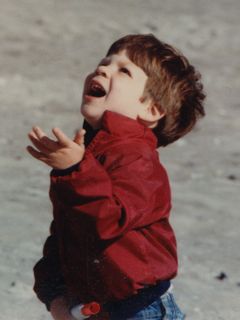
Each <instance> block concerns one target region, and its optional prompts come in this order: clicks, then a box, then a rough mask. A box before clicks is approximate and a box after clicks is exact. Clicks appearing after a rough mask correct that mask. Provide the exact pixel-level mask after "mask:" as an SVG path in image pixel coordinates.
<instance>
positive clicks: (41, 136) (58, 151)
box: [27, 127, 86, 169]
mask: <svg viewBox="0 0 240 320" xmlns="http://www.w3.org/2000/svg"><path fill="white" fill-rule="evenodd" d="M52 132H53V134H54V135H55V137H56V138H57V140H56V141H55V140H52V139H50V138H48V137H47V135H46V134H45V133H44V132H43V131H42V129H41V128H39V127H33V129H32V131H31V132H30V133H29V134H28V137H29V139H30V140H31V142H32V143H33V145H34V146H35V148H36V149H35V148H33V147H32V146H27V151H28V152H29V153H30V154H31V155H32V156H33V157H34V158H36V159H37V160H40V161H42V162H44V163H46V164H47V165H49V166H50V167H52V168H54V169H66V168H68V167H71V166H72V165H74V164H76V163H78V162H80V161H81V160H82V158H83V156H84V153H85V146H84V135H85V133H86V131H85V130H84V129H81V130H79V131H78V132H77V133H76V135H75V138H74V139H73V140H71V139H70V138H68V137H67V136H66V135H65V134H64V133H63V132H62V131H61V130H60V129H59V128H54V129H52Z"/></svg>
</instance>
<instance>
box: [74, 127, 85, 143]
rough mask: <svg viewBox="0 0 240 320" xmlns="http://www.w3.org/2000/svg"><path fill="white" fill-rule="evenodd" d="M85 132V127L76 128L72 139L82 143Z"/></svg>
mask: <svg viewBox="0 0 240 320" xmlns="http://www.w3.org/2000/svg"><path fill="white" fill-rule="evenodd" d="M85 133H86V130H85V129H81V130H78V131H77V133H76V135H75V138H74V140H73V141H74V142H75V143H77V144H79V145H81V144H84V135H85Z"/></svg>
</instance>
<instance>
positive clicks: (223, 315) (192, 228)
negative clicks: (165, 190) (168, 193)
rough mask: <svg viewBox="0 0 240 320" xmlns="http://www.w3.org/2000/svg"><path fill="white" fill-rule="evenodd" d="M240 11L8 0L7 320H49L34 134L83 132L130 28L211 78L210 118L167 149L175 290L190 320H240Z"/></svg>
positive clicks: (217, 1) (1, 25) (3, 91)
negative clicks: (98, 74)
mask: <svg viewBox="0 0 240 320" xmlns="http://www.w3.org/2000/svg"><path fill="white" fill-rule="evenodd" d="M239 16H240V2H239V1H238V0H213V1H206V0H201V1H197V0H196V1H194V0H182V1H177V0H168V1H157V0H149V1H144V0H136V1H133V0H122V1H116V0H112V1H110V0H101V1H97V0H95V1H94V0H88V1H87V0H85V1H84V0H68V1H67V0H65V1H64V0H57V1H54V0H49V1H47V0H41V1H36V0H11V1H9V0H0V43H1V46H0V112H1V114H0V116H1V126H0V150H1V157H0V176H1V184H0V256H1V263H0V286H1V290H0V310H1V312H0V319H4V320H20V319H24V320H30V319H31V320H48V319H50V315H49V313H48V312H47V311H46V309H45V307H44V305H42V304H41V303H40V302H39V301H38V300H37V299H36V297H35V295H34V293H33V291H32V285H33V275H32V267H33V265H34V264H35V263H36V261H37V260H38V259H39V258H40V257H41V251H42V244H43V242H44V241H45V238H46V237H47V235H48V228H49V223H50V221H51V205H50V202H49V199H48V187H49V177H48V175H49V168H48V167H47V166H45V165H43V164H42V163H40V162H37V161H35V160H33V159H32V158H30V156H29V155H28V154H27V153H26V151H25V146H26V145H27V144H28V139H27V133H28V132H29V130H30V129H31V127H32V126H33V125H35V124H38V125H39V126H41V127H42V128H43V129H44V130H45V131H46V132H48V133H50V130H51V128H52V127H54V126H58V127H60V128H61V129H63V130H64V131H65V133H66V134H68V135H69V136H73V134H74V131H75V129H77V128H80V127H81V125H82V118H81V116H80V114H79V105H80V100H81V90H82V83H83V79H84V77H85V75H86V74H87V72H88V71H91V70H92V69H93V68H94V67H95V66H96V64H97V63H98V61H99V59H100V58H102V57H103V56H104V54H105V53H106V50H107V49H108V47H109V46H110V44H111V43H112V42H113V41H114V40H116V39H117V38H119V37H120V36H123V35H125V34H128V33H154V34H155V35H156V36H157V37H159V38H160V39H162V40H163V41H165V42H168V43H170V44H173V45H175V46H176V47H178V48H179V49H180V50H182V51H183V52H184V54H185V55H186V56H187V57H188V58H189V60H190V61H191V62H192V63H193V64H194V65H195V66H196V67H197V69H199V70H200V71H201V73H202V76H203V82H204V85H205V91H206V93H207V96H208V97H207V100H206V112H207V116H206V117H205V118H204V119H203V120H201V121H200V122H199V124H198V125H197V127H196V128H195V129H194V131H193V132H192V133H190V134H188V135H187V136H186V137H184V138H183V139H181V140H179V141H178V142H176V143H174V144H173V145H171V146H169V147H167V148H164V149H161V150H160V154H161V159H162V162H163V163H164V165H165V167H166V168H167V170H168V172H169V176H170V179H171V185H172V190H173V209H172V215H171V222H172V225H173V226H174V228H175V231H176V236H177V239H178V250H179V274H178V277H177V278H176V279H175V280H174V281H173V284H174V288H175V289H174V290H175V295H176V299H177V302H178V304H179V305H180V307H181V308H182V310H183V311H184V312H185V313H186V315H187V318H186V319H189V320H203V319H208V320H217V319H219V320H220V319H228V320H238V319H240V250H239V244H240V233H239V226H240V224H239V212H240V210H239V209H240V200H239V199H240V197H239V187H240V167H239V162H240V148H239V145H240V144H239V141H240V104H239V98H240V94H239V89H240V59H239V56H240V37H239V33H240V28H239V26H240V24H239ZM222 272H223V273H224V274H225V277H224V276H223V277H222V278H224V279H222V280H220V279H218V278H217V277H218V276H219V275H220V274H221V273H222Z"/></svg>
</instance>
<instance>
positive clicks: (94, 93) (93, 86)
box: [87, 81, 106, 98]
mask: <svg viewBox="0 0 240 320" xmlns="http://www.w3.org/2000/svg"><path fill="white" fill-rule="evenodd" d="M87 95H88V96H90V97H96V98H102V97H104V96H105V95H106V91H105V89H104V88H103V86H102V85H101V84H100V83H98V82H96V81H92V82H91V83H90V86H89V89H88V91H87Z"/></svg>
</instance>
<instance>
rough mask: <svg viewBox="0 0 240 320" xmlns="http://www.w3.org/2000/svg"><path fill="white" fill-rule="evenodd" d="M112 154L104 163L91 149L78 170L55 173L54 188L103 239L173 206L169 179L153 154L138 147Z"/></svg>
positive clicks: (146, 221)
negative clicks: (92, 223)
mask: <svg viewBox="0 0 240 320" xmlns="http://www.w3.org/2000/svg"><path fill="white" fill-rule="evenodd" d="M111 154H113V153H110V152H109V153H108V154H107V155H105V161H104V165H102V164H101V163H99V161H98V160H97V159H96V158H95V157H94V156H93V155H92V153H91V152H88V153H87V155H86V156H85V158H84V159H83V160H82V162H81V163H80V165H79V168H78V170H77V171H74V172H72V173H71V174H69V175H67V176H54V175H52V176H51V188H53V190H54V191H55V193H56V194H58V198H59V199H61V201H62V202H63V204H64V206H67V207H68V211H69V212H72V213H76V215H77V214H84V215H86V216H88V217H89V218H90V219H91V220H93V221H94V223H95V225H96V230H97V233H98V235H99V237H100V238H101V239H111V238H114V237H117V236H120V235H122V234H123V233H125V232H127V231H128V230H130V229H134V228H139V227H142V226H146V225H148V224H151V223H153V222H155V221H158V220H159V219H161V218H164V217H166V216H167V215H168V213H169V210H170V190H169V185H168V178H167V175H166V172H165V170H164V169H163V167H162V166H161V165H160V163H159V162H157V164H156V161H155V163H154V161H153V159H152V158H151V157H152V155H150V156H149V153H145V154H144V153H142V152H141V153H140V152H138V151H137V150H136V151H133V150H130V151H127V152H126V151H125V152H122V153H121V152H119V154H118V156H117V157H116V155H115V154H114V158H113V157H112V155H111ZM158 164H159V166H158Z"/></svg>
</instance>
